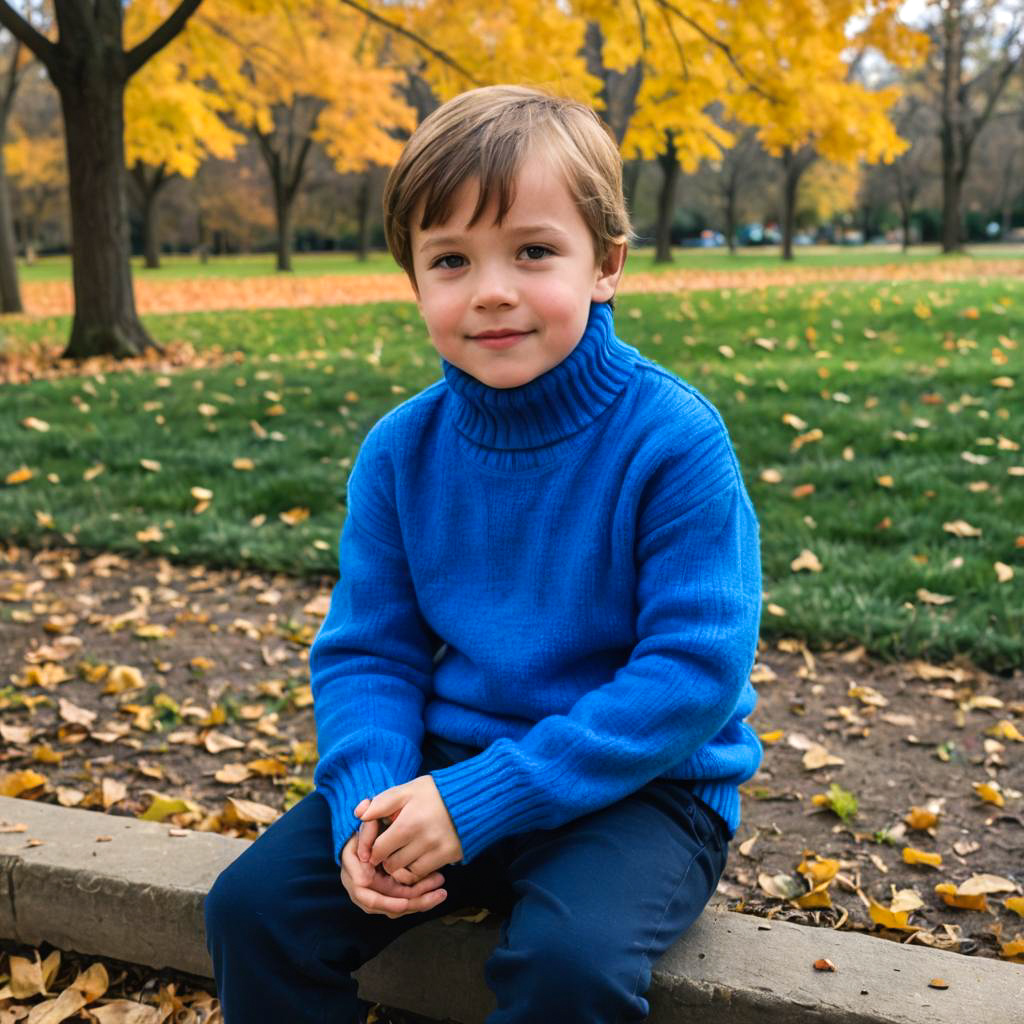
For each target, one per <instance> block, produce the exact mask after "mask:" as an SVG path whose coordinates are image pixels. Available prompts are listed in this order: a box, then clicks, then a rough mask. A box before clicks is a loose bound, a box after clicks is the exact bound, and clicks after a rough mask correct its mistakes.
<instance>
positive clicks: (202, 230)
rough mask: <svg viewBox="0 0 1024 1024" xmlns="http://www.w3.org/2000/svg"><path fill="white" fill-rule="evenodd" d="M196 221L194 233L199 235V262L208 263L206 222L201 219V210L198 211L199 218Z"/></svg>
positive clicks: (208, 251) (208, 245)
mask: <svg viewBox="0 0 1024 1024" xmlns="http://www.w3.org/2000/svg"><path fill="white" fill-rule="evenodd" d="M196 221H197V223H196V233H197V234H198V235H199V262H200V263H209V262H210V241H209V239H208V238H207V237H206V220H205V219H204V218H203V211H202V209H200V210H199V216H198V217H197V218H196Z"/></svg>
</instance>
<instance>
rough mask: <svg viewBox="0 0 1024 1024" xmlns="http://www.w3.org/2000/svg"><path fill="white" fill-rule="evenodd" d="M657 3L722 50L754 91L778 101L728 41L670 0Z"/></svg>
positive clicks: (734, 68)
mask: <svg viewBox="0 0 1024 1024" xmlns="http://www.w3.org/2000/svg"><path fill="white" fill-rule="evenodd" d="M657 4H658V6H659V7H663V8H665V9H666V10H668V11H671V12H672V13H673V14H674V15H675V16H676V17H677V18H678V19H679V20H680V21H682V22H685V24H687V25H689V26H690V28H692V29H693V30H694V32H696V33H698V35H701V36H703V37H704V39H705V40H707V42H709V43H710V44H711V45H712V46H714V47H715V48H716V49H719V50H721V51H722V53H723V54H724V55H725V58H726V60H728V61H729V63H730V64H731V65H732V66H733V70H734V71H735V72H736V74H738V75H739V76H740V78H741V79H743V81H744V82H746V83H747V85H748V86H749V87H750V88H751V89H752V90H753V91H754V92H756V93H757V94H758V95H759V96H763V97H764V98H765V99H766V100H767V101H768V102H769V103H778V99H777V98H776V97H775V96H772V95H771V93H769V92H767V91H766V90H765V89H763V88H762V87H761V86H760V85H758V84H757V82H754V81H753V80H751V78H750V76H749V75H748V74H747V72H746V70H745V69H744V68H743V66H742V65H741V64H740V62H739V61H738V60H737V59H736V55H735V54H734V53H733V52H732V49H731V48H730V46H729V44H728V43H723V42H722V40H721V39H719V38H718V37H717V36H713V35H712V34H711V33H710V32H708V30H707V29H706V28H704V26H703V25H701V24H700V22H698V21H697V20H695V19H694V18H692V17H690V15H688V14H684V13H683V12H682V11H681V10H679V8H678V7H676V5H675V4H673V3H671V2H670V0H657Z"/></svg>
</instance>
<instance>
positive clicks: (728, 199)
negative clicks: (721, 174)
mask: <svg viewBox="0 0 1024 1024" xmlns="http://www.w3.org/2000/svg"><path fill="white" fill-rule="evenodd" d="M738 192H739V175H738V174H737V172H736V170H735V169H732V170H730V172H729V177H728V178H727V179H726V182H725V240H726V243H727V244H728V246H729V253H730V255H732V256H735V255H736V205H737V198H738V196H737V193H738Z"/></svg>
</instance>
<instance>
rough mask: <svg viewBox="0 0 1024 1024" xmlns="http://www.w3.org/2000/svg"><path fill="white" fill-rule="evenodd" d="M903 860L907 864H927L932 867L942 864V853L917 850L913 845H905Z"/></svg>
mask: <svg viewBox="0 0 1024 1024" xmlns="http://www.w3.org/2000/svg"><path fill="white" fill-rule="evenodd" d="M903 861H904V863H906V864H926V865H927V866H928V867H930V868H937V867H939V866H940V865H941V864H942V855H941V854H938V853H928V852H927V851H925V850H917V849H915V848H914V847H913V846H904V847H903Z"/></svg>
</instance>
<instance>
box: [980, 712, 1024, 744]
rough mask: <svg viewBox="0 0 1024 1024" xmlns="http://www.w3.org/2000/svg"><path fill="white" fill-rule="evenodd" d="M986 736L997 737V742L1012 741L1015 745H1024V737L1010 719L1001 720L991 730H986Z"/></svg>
mask: <svg viewBox="0 0 1024 1024" xmlns="http://www.w3.org/2000/svg"><path fill="white" fill-rule="evenodd" d="M985 735H986V736H995V738H996V739H997V740H1012V741H1013V742H1014V743H1024V735H1021V732H1020V730H1019V729H1018V728H1017V726H1015V725H1014V724H1013V722H1011V721H1010V720H1009V719H1008V718H1003V719H1001V720H1000V721H999V722H998V723H997V724H996V725H993V726H992V728H991V729H986V730H985Z"/></svg>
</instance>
